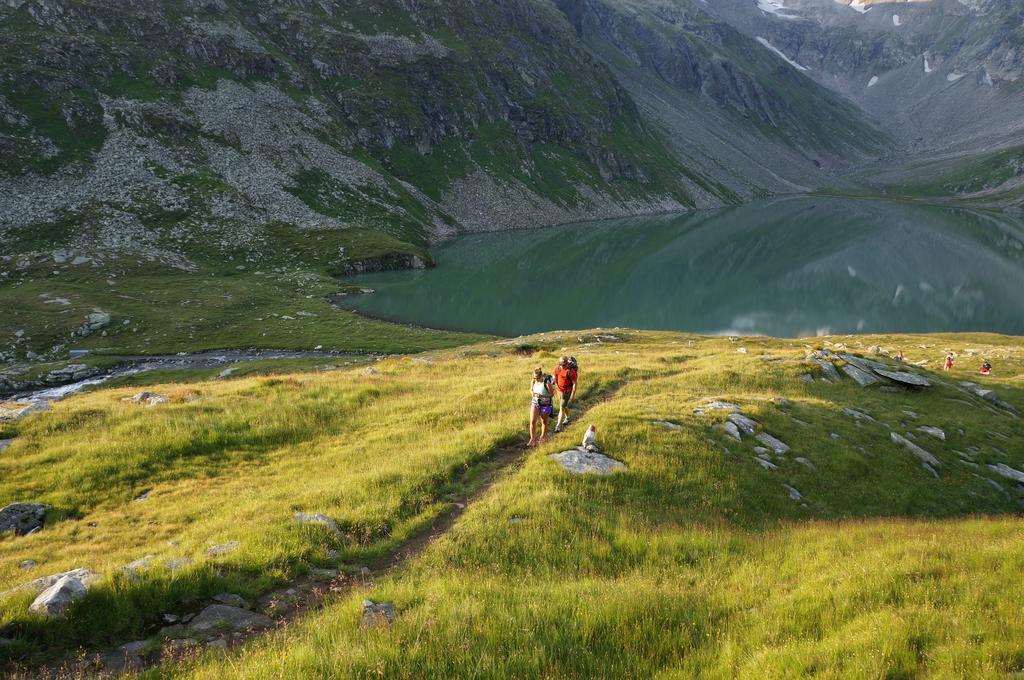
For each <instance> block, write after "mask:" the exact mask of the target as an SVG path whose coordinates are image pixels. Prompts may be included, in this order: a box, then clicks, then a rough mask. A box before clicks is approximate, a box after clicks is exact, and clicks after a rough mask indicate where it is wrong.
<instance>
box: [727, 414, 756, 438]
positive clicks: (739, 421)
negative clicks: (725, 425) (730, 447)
mask: <svg viewBox="0 0 1024 680" xmlns="http://www.w3.org/2000/svg"><path fill="white" fill-rule="evenodd" d="M726 418H727V419H728V420H729V422H731V423H733V424H734V425H735V426H736V427H737V428H739V430H740V432H742V433H743V434H750V435H752V434H754V432H756V431H757V423H756V422H755V421H754V420H753V419H752V418H748V417H747V416H745V415H743V414H742V413H730V414H729V415H728V416H726Z"/></svg>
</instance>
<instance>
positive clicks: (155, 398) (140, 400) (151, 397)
mask: <svg viewBox="0 0 1024 680" xmlns="http://www.w3.org/2000/svg"><path fill="white" fill-rule="evenodd" d="M121 401H127V402H131V403H132V404H144V405H146V406H159V405H160V404H166V403H167V402H169V401H170V400H169V399H168V398H167V397H165V396H164V395H162V394H156V393H155V392H139V393H138V394H136V395H134V396H131V397H125V398H124V399H122V400H121Z"/></svg>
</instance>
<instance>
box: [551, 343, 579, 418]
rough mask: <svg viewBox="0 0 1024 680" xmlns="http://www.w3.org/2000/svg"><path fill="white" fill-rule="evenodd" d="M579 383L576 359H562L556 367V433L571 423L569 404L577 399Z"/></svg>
mask: <svg viewBox="0 0 1024 680" xmlns="http://www.w3.org/2000/svg"><path fill="white" fill-rule="evenodd" d="M578 381H579V370H578V369H577V368H576V359H575V358H573V359H570V358H569V357H560V358H559V359H558V366H556V367H555V386H556V387H558V422H556V423H555V432H561V431H562V427H563V426H565V425H567V424H568V423H569V404H571V403H572V400H573V399H575V398H576V383H577V382H578Z"/></svg>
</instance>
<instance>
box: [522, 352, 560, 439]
mask: <svg viewBox="0 0 1024 680" xmlns="http://www.w3.org/2000/svg"><path fill="white" fill-rule="evenodd" d="M554 396H555V380H554V378H552V377H551V376H550V375H547V374H546V373H544V370H543V369H541V367H540V366H538V367H537V368H535V369H533V381H532V382H531V383H530V441H529V443H527V446H534V445H535V444H539V443H540V442H542V441H544V437H545V436H546V435H547V433H548V418H550V417H551V413H552V410H553V409H554V405H553V404H552V399H553V397H554ZM538 418H539V419H540V436H539V437H538V436H537V419H538Z"/></svg>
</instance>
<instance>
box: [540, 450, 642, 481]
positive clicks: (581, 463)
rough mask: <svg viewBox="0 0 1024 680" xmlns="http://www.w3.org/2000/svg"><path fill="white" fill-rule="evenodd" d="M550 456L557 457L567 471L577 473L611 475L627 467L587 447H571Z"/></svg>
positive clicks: (549, 456)
mask: <svg viewBox="0 0 1024 680" xmlns="http://www.w3.org/2000/svg"><path fill="white" fill-rule="evenodd" d="M548 458H553V459H555V460H556V461H558V464H559V465H561V466H562V467H563V468H565V470H566V471H568V472H571V473H573V474H577V475H584V474H595V475H610V474H612V473H613V472H617V471H619V470H625V469H626V466H625V465H624V464H623V463H620V462H619V461H617V460H615V459H614V458H609V457H608V456H606V455H604V454H603V453H598V452H597V451H587V450H585V449H569V450H568V451H562V452H561V453H552V454H549V455H548Z"/></svg>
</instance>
